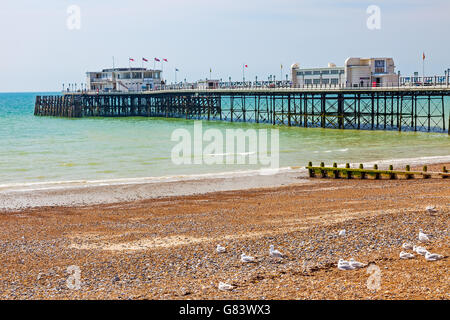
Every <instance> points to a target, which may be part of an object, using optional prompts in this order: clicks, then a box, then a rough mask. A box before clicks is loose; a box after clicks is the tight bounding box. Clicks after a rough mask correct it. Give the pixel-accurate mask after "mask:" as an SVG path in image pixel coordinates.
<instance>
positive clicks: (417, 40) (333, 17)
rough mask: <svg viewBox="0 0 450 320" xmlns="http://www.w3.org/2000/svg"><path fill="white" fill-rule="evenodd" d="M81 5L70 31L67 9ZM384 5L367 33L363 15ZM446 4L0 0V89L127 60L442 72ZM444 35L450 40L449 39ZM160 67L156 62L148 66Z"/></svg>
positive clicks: (218, 68) (266, 70)
mask: <svg viewBox="0 0 450 320" xmlns="http://www.w3.org/2000/svg"><path fill="white" fill-rule="evenodd" d="M71 5H77V6H79V8H80V9H81V28H80V29H79V30H77V29H75V30H69V28H68V27H67V19H68V17H69V14H68V13H67V8H68V7H69V6H71ZM370 5H377V6H379V7H380V9H381V29H379V30H369V29H368V28H367V25H366V21H367V19H368V17H369V14H367V12H366V10H367V8H368V6H370ZM449 14H450V1H449V0H422V1H419V0H378V1H377V0H372V1H364V0H343V1H338V0H226V1H216V0H209V1H207V0H159V1H153V0H127V1H125V0H120V1H118V0H70V1H69V0H44V1H36V0H2V1H1V5H0V35H1V37H0V39H1V47H0V48H1V50H0V91H2V92H11V91H55V90H60V89H61V86H62V83H66V84H67V83H74V82H77V83H81V82H83V81H84V78H85V72H86V71H95V70H99V69H102V68H108V67H111V66H112V56H114V57H115V64H116V67H117V66H121V67H128V58H129V57H132V58H134V59H135V60H136V63H135V64H134V66H136V67H138V66H141V59H142V57H146V58H147V59H149V60H151V61H153V58H154V57H158V58H167V59H168V61H169V63H167V64H165V66H164V71H165V77H166V78H167V79H168V81H169V82H170V81H173V80H174V68H175V67H177V68H178V69H180V72H179V73H178V80H181V79H184V78H187V80H188V81H192V80H197V79H200V78H206V77H209V69H210V68H212V76H213V78H223V79H228V77H229V76H231V77H232V79H236V80H237V79H242V64H243V63H245V64H247V65H248V69H246V78H247V79H252V80H253V79H254V78H255V76H258V78H259V79H267V76H268V75H270V74H275V75H276V76H277V78H279V77H280V64H281V63H282V64H283V66H284V74H286V73H288V69H289V67H290V65H291V64H292V63H294V62H298V63H300V65H301V66H302V67H316V66H317V67H319V66H326V64H327V63H328V62H334V63H336V64H337V65H343V64H344V61H345V59H346V58H347V57H349V56H356V57H358V56H362V57H376V56H387V57H393V58H394V61H395V63H396V65H397V70H400V71H401V73H402V74H406V73H407V74H411V73H412V72H413V71H420V72H421V70H422V60H421V57H422V52H423V51H425V54H426V64H425V66H426V73H427V74H430V75H431V74H436V73H439V74H443V70H444V69H447V68H450V54H449V53H450V42H449V41H448V34H449V33H450V19H449V18H448V17H449ZM446 39H447V40H446ZM148 66H149V67H153V63H150V64H149V65H148Z"/></svg>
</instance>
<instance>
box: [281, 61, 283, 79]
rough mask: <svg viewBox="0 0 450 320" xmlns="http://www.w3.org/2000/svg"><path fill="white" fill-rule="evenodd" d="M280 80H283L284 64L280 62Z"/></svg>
mask: <svg viewBox="0 0 450 320" xmlns="http://www.w3.org/2000/svg"><path fill="white" fill-rule="evenodd" d="M280 66H281V67H280V81H283V64H282V63H280Z"/></svg>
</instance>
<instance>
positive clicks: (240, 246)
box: [0, 165, 450, 299]
mask: <svg viewBox="0 0 450 320" xmlns="http://www.w3.org/2000/svg"><path fill="white" fill-rule="evenodd" d="M447 167H450V165H447ZM440 168H441V165H436V166H429V170H430V171H432V170H438V169H440ZM290 179H292V181H294V183H288V184H289V185H286V186H276V187H270V188H269V187H266V188H258V186H255V189H250V190H231V191H220V192H209V193H201V192H199V190H198V189H197V190H196V192H195V193H198V194H189V195H177V196H171V195H172V194H171V193H170V192H169V191H168V190H170V188H171V187H168V189H166V190H164V189H163V191H161V190H160V192H166V197H163V196H160V197H158V198H156V197H155V198H152V199H145V200H135V199H132V200H134V201H131V202H117V203H110V204H96V205H91V204H89V205H85V206H72V207H69V206H55V207H49V206H47V207H35V208H28V209H24V210H18V211H17V210H16V211H12V210H8V211H3V212H2V213H1V214H0V247H1V250H0V263H1V265H2V270H1V272H0V298H3V299H103V298H108V299H449V296H450V279H449V272H448V270H449V259H448V255H449V215H450V180H449V179H428V180H424V179H417V180H410V181H406V180H394V181H389V180H383V181H374V180H363V181H362V180H331V179H329V180H328V179H327V180H321V179H313V180H310V179H305V178H304V177H303V176H302V175H301V174H300V173H299V172H295V173H293V175H292V177H291V178H290ZM299 181H300V182H299ZM222 182H223V181H222ZM297 182H298V183H297ZM185 183H186V185H185V186H184V187H190V185H189V184H195V182H194V181H190V182H185ZM280 183H281V182H280ZM178 184H179V183H178ZM182 184H183V183H182ZM135 187H136V186H135ZM241 187H242V186H241ZM203 188H206V189H207V188H208V186H207V185H205V186H204V187H203ZM182 189H183V188H182ZM212 190H214V189H212ZM212 190H211V189H208V191H212ZM105 192H106V191H105ZM428 205H433V206H435V207H436V208H437V212H436V213H428V212H426V211H425V207H426V206H428ZM342 229H346V231H347V235H346V236H344V237H341V236H338V232H339V230H342ZM419 229H423V230H424V232H426V233H430V234H433V237H432V240H431V242H429V243H420V244H421V245H422V246H425V247H426V248H427V249H428V250H429V251H431V252H433V253H439V254H442V255H444V256H445V259H443V260H440V261H436V262H427V261H426V260H425V259H424V257H423V256H418V255H416V257H415V258H414V259H412V260H400V259H399V257H398V255H399V252H400V251H402V250H403V249H402V248H401V245H402V243H403V242H406V241H407V242H411V243H413V244H419V241H418V239H417V235H418V232H419ZM217 244H221V245H223V246H226V248H227V252H226V253H223V254H218V253H216V252H215V247H216V246H217ZM271 244H273V245H275V247H276V248H277V249H279V250H280V251H282V252H283V253H285V254H286V258H284V259H276V258H272V257H270V256H269V254H268V248H269V245H271ZM241 253H246V254H248V255H252V256H254V257H255V258H256V263H251V264H243V263H241V262H240V260H239V257H240V255H241ZM351 257H353V258H355V259H356V260H358V261H361V262H363V263H366V264H371V267H370V268H368V267H365V268H362V269H359V270H351V271H341V270H338V269H337V266H336V264H337V261H338V260H339V259H340V258H344V259H349V258H351ZM69 266H76V268H79V270H80V281H81V283H80V289H79V290H77V289H70V288H69V287H68V286H67V280H68V279H69V280H70V279H72V278H70V276H71V274H70V272H68V271H67V268H68V267H69ZM377 274H379V276H380V277H379V278H378V276H377ZM377 279H379V281H378V280H377ZM220 281H223V282H227V283H229V284H232V285H234V286H235V289H234V290H232V291H229V292H228V291H225V292H224V291H219V290H218V289H217V285H218V283H219V282H220ZM368 281H369V285H368ZM378 284H379V285H378Z"/></svg>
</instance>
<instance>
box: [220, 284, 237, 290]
mask: <svg viewBox="0 0 450 320" xmlns="http://www.w3.org/2000/svg"><path fill="white" fill-rule="evenodd" d="M233 289H234V286H232V285H231V284H228V283H225V282H219V290H222V291H231V290H233Z"/></svg>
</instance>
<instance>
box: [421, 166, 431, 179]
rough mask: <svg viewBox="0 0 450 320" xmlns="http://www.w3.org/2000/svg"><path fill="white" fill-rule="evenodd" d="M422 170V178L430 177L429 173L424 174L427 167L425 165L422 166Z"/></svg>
mask: <svg viewBox="0 0 450 320" xmlns="http://www.w3.org/2000/svg"><path fill="white" fill-rule="evenodd" d="M422 171H423V172H424V173H423V175H422V176H423V178H424V179H429V178H431V176H430V175H429V174H425V172H427V171H428V167H427V166H423V169H422Z"/></svg>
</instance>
